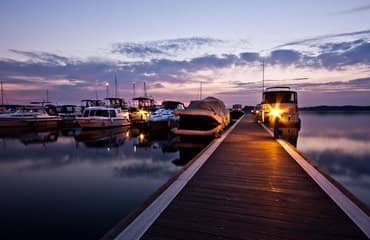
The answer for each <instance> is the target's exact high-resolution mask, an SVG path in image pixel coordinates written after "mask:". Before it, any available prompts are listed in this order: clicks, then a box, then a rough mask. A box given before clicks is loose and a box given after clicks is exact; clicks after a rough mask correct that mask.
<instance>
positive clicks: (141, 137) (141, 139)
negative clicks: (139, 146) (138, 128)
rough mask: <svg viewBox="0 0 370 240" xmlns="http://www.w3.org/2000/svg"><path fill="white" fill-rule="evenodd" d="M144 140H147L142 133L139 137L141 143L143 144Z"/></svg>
mask: <svg viewBox="0 0 370 240" xmlns="http://www.w3.org/2000/svg"><path fill="white" fill-rule="evenodd" d="M144 138H145V136H144V134H143V133H140V135H139V140H140V142H142V141H143V140H144Z"/></svg>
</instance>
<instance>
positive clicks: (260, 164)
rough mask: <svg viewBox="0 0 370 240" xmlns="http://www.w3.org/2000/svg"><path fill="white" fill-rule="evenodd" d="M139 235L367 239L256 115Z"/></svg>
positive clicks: (246, 121) (234, 131) (235, 130)
mask: <svg viewBox="0 0 370 240" xmlns="http://www.w3.org/2000/svg"><path fill="white" fill-rule="evenodd" d="M141 238H142V239H367V237H366V236H365V235H364V234H363V233H362V231H361V230H360V229H359V228H358V227H357V226H356V225H355V224H354V223H353V222H352V220H351V219H350V218H349V217H348V216H347V215H346V214H345V213H344V212H343V211H342V210H341V209H340V208H339V207H338V206H337V205H336V204H335V203H334V202H333V201H332V200H331V199H330V197H329V196H328V195H327V194H326V193H325V192H324V191H323V190H322V189H321V188H320V187H319V186H318V185H317V184H316V183H315V182H314V180H313V179H312V178H311V177H309V176H308V175H307V174H306V172H305V171H304V170H303V169H302V168H301V167H300V166H299V165H298V164H297V163H296V161H295V160H294V159H293V158H292V157H291V156H290V155H289V154H288V153H287V152H286V151H285V150H284V149H283V148H282V147H281V146H280V145H279V144H278V143H277V142H276V141H275V140H274V139H273V138H272V137H271V136H270V135H269V134H268V133H267V132H266V131H265V130H264V129H263V128H262V127H261V126H259V125H258V124H256V123H254V120H253V118H251V117H245V118H243V119H242V120H241V122H240V123H239V124H238V125H237V126H236V127H235V129H234V130H233V131H232V132H231V133H230V134H229V135H228V136H227V137H226V138H225V140H224V141H223V142H222V143H221V145H220V146H219V147H218V148H217V149H216V150H215V152H214V153H213V154H212V155H211V156H210V157H209V159H208V160H207V161H206V162H205V164H204V165H203V166H202V167H201V168H200V169H199V171H198V172H197V173H196V174H195V175H194V177H193V178H192V179H191V180H190V181H189V182H188V183H187V185H186V186H185V187H184V188H183V189H182V191H181V192H180V193H179V194H178V195H177V196H176V197H175V199H174V200H173V201H172V202H171V203H170V204H169V206H168V207H167V208H166V209H165V210H164V211H163V212H162V213H161V214H160V216H159V217H158V218H157V219H156V220H155V221H154V223H153V224H152V225H151V226H150V228H149V229H148V230H147V231H146V232H145V233H144V235H143V236H142V237H141Z"/></svg>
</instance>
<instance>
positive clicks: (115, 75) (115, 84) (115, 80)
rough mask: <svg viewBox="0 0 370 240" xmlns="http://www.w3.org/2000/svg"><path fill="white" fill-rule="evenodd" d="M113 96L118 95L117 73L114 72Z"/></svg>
mask: <svg viewBox="0 0 370 240" xmlns="http://www.w3.org/2000/svg"><path fill="white" fill-rule="evenodd" d="M114 97H118V94H117V74H114Z"/></svg>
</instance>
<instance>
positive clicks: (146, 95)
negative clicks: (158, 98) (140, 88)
mask: <svg viewBox="0 0 370 240" xmlns="http://www.w3.org/2000/svg"><path fill="white" fill-rule="evenodd" d="M144 96H145V97H148V94H147V92H146V82H144Z"/></svg>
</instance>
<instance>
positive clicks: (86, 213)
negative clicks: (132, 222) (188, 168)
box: [0, 128, 200, 239]
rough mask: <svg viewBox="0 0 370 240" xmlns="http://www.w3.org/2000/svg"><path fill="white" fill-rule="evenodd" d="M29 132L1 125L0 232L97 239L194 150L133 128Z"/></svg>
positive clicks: (30, 236)
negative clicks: (8, 128)
mask: <svg viewBox="0 0 370 240" xmlns="http://www.w3.org/2000/svg"><path fill="white" fill-rule="evenodd" d="M27 131H28V132H26V133H24V132H25V130H22V131H21V130H20V131H18V133H16V132H15V131H14V130H13V131H11V132H9V131H7V130H4V129H0V192H1V197H0V213H1V214H0V226H1V231H0V239H20V238H27V239H98V238H100V237H101V236H102V235H103V234H104V233H106V232H107V231H108V230H109V229H111V228H112V227H113V226H114V225H115V224H116V223H118V221H119V220H121V219H122V218H123V217H125V216H126V215H127V214H129V213H130V212H131V211H132V210H134V209H135V208H136V207H138V206H139V205H140V204H141V203H142V202H143V201H144V200H145V199H146V198H147V197H148V196H149V195H150V194H151V193H153V192H154V191H155V190H156V189H157V188H158V187H159V186H161V185H162V184H163V183H165V182H166V181H167V180H168V179H169V178H170V177H171V176H173V175H174V174H175V173H176V172H177V171H179V169H181V166H179V165H181V164H185V163H186V161H187V160H188V159H189V158H192V156H194V155H195V154H196V153H197V152H198V151H199V150H200V149H199V148H187V147H186V146H185V147H181V144H179V143H178V142H177V141H176V139H168V138H167V135H165V136H153V134H151V135H148V134H143V133H141V131H140V130H138V129H128V128H124V129H110V130H104V131H101V130H100V131H80V130H78V129H75V130H73V129H70V130H65V131H57V130H54V131H46V130H45V131H38V132H35V131H30V130H27ZM179 150H180V151H179Z"/></svg>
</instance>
